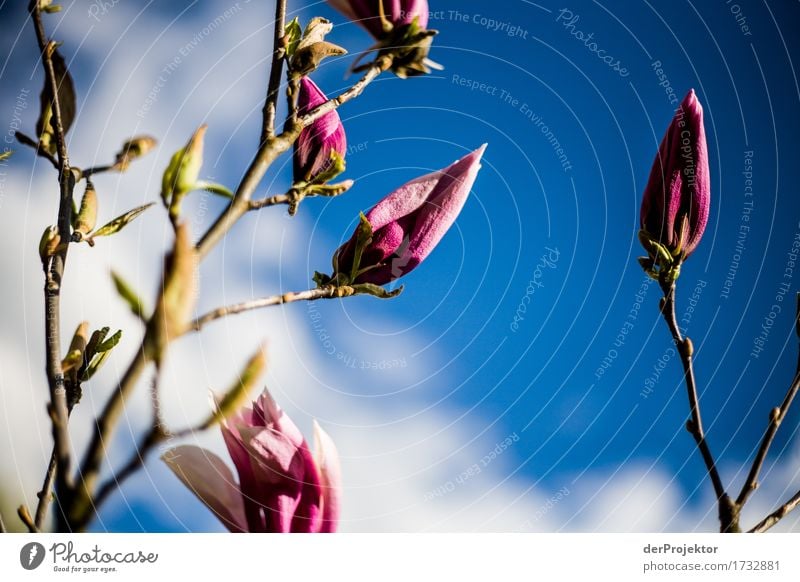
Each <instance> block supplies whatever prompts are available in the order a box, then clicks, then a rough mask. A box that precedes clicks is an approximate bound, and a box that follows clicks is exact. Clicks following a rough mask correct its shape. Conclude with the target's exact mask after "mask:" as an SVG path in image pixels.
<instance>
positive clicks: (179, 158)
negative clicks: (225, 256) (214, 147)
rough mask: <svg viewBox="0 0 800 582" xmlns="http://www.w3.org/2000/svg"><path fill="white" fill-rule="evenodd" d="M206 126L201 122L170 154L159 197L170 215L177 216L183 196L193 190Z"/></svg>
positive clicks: (201, 155) (198, 170) (198, 169)
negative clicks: (180, 145) (188, 137)
mask: <svg viewBox="0 0 800 582" xmlns="http://www.w3.org/2000/svg"><path fill="white" fill-rule="evenodd" d="M207 129H208V126H207V125H205V124H203V125H201V126H200V127H199V128H198V129H197V131H195V132H194V134H193V135H192V137H191V138H190V139H189V142H188V143H187V144H186V145H185V146H184V147H183V148H181V149H179V150H178V151H177V152H175V153H174V154H173V155H172V158H171V159H170V162H169V165H168V166H167V169H166V170H165V171H164V177H163V179H162V181H161V198H162V199H163V200H164V204H165V205H166V206H167V207H168V208H169V213H170V217H172V218H173V219H174V218H177V216H178V214H179V213H180V204H181V200H183V197H184V196H186V194H188V193H189V192H191V191H192V190H194V189H195V188H196V185H197V179H198V177H199V176H200V168H201V167H202V166H203V141H204V138H205V135H206V130H207Z"/></svg>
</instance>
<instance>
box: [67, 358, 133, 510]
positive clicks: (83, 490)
mask: <svg viewBox="0 0 800 582" xmlns="http://www.w3.org/2000/svg"><path fill="white" fill-rule="evenodd" d="M147 364H148V357H147V355H146V353H145V349H144V344H142V345H141V346H140V347H139V349H138V350H137V352H136V357H135V358H134V359H133V361H132V362H131V363H130V365H129V366H128V369H127V371H126V372H125V375H124V376H123V377H122V379H121V380H120V382H119V384H118V385H117V389H116V390H115V391H114V393H113V394H112V395H111V398H109V400H108V402H107V403H106V406H105V408H103V412H102V413H101V414H100V416H98V417H97V421H96V423H95V430H94V434H93V435H92V441H91V443H90V444H89V448H88V449H87V451H86V456H85V457H84V459H83V464H82V465H81V475H80V477H81V485H80V487H79V488H78V489H77V490H76V491H75V493H76V498H75V500H74V508H73V511H72V514H73V515H72V517H75V518H77V521H78V522H84V523H85V522H86V521H87V519H88V518H87V515H90V513H91V510H92V507H93V503H92V497H93V491H94V488H95V484H96V483H97V480H98V477H99V475H100V468H101V466H102V463H103V457H104V454H105V450H106V445H107V443H110V440H111V436H112V434H113V432H114V429H115V428H116V425H117V420H118V419H119V417H120V415H121V414H122V411H123V409H124V407H125V401H126V400H127V399H128V397H129V396H130V395H131V392H133V389H134V388H135V387H136V382H137V381H138V380H139V377H140V376H141V375H142V373H143V372H144V370H145V368H146V367H147Z"/></svg>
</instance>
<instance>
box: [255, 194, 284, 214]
mask: <svg viewBox="0 0 800 582" xmlns="http://www.w3.org/2000/svg"><path fill="white" fill-rule="evenodd" d="M291 201H292V197H291V196H290V195H289V194H276V195H275V196H270V197H269V198H262V199H261V200H251V201H250V205H249V207H248V210H260V209H261V208H265V207H267V206H276V205H278V204H289V202H291Z"/></svg>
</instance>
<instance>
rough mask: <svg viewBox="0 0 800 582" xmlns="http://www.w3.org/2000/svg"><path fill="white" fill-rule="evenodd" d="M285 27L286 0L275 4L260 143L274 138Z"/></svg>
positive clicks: (280, 0)
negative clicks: (270, 63)
mask: <svg viewBox="0 0 800 582" xmlns="http://www.w3.org/2000/svg"><path fill="white" fill-rule="evenodd" d="M285 27H286V0H278V1H277V2H276V3H275V36H274V38H273V41H272V65H271V66H270V69H269V84H268V85H267V98H266V99H265V100H264V110H263V120H264V125H263V128H262V130H261V142H260V143H262V144H263V143H264V142H265V141H266V140H267V138H270V137H275V116H276V114H277V110H278V92H279V90H280V86H281V74H282V73H283V59H284V56H285V55H286V41H285V39H284V29H285Z"/></svg>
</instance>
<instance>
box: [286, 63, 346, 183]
mask: <svg viewBox="0 0 800 582" xmlns="http://www.w3.org/2000/svg"><path fill="white" fill-rule="evenodd" d="M327 100H328V98H327V97H326V96H325V94H324V93H323V92H322V90H320V88H319V87H317V85H316V83H314V81H312V80H311V79H309V78H308V77H303V78H302V79H301V80H300V92H299V95H298V98H297V108H298V113H299V114H300V115H305V114H306V113H308V112H309V111H311V110H312V109H314V108H315V107H317V106H318V105H321V104H323V103H325V102H326V101H327ZM332 152H336V153H337V154H339V156H340V157H341V158H342V159H344V156H345V153H346V152H347V137H346V136H345V133H344V126H343V125H342V122H341V120H340V119H339V114H338V113H337V112H336V110H335V109H334V110H332V111H329V112H328V113H326V114H325V115H323V116H322V117H320V118H319V119H317V120H316V121H314V123H312V124H311V125H309V126H308V127H306V128H304V129H303V131H301V132H300V137H298V138H297V141H296V142H295V144H294V181H295V182H311V181H313V180H314V178H316V177H318V176H319V175H320V173H322V172H323V171H325V170H328V169H329V168H330V165H331V163H332V158H331V153H332Z"/></svg>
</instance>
